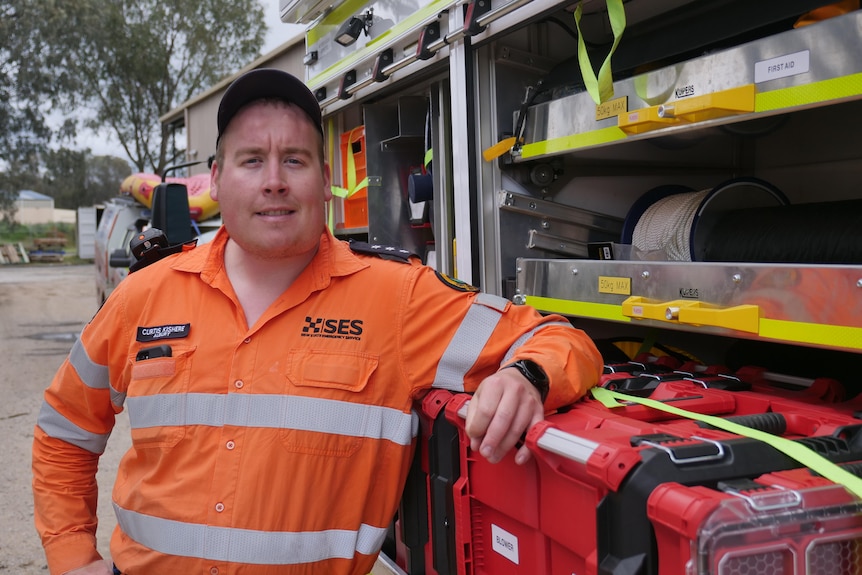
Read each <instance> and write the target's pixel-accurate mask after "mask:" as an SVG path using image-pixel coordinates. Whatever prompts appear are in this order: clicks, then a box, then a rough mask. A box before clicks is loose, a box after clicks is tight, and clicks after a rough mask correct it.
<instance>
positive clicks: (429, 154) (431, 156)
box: [424, 148, 434, 169]
mask: <svg viewBox="0 0 862 575" xmlns="http://www.w3.org/2000/svg"><path fill="white" fill-rule="evenodd" d="M432 160H434V148H428V150H427V151H426V152H425V158H424V165H425V169H428V164H430V163H431V161H432Z"/></svg>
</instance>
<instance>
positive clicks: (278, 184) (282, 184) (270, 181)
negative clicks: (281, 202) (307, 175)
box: [265, 161, 287, 193]
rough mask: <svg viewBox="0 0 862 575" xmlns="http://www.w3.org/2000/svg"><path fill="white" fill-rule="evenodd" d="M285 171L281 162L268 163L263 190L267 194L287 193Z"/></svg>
mask: <svg viewBox="0 0 862 575" xmlns="http://www.w3.org/2000/svg"><path fill="white" fill-rule="evenodd" d="M286 173H287V172H286V170H284V169H283V167H282V165H281V162H278V161H273V162H268V163H267V166H266V182H265V188H266V191H267V192H276V193H284V192H286V191H287V178H286Z"/></svg>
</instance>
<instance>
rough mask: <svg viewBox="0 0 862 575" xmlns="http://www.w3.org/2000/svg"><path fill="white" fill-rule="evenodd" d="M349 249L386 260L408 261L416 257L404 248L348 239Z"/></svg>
mask: <svg viewBox="0 0 862 575" xmlns="http://www.w3.org/2000/svg"><path fill="white" fill-rule="evenodd" d="M350 250H351V251H352V252H353V253H356V254H363V255H369V256H378V257H381V258H383V259H387V260H394V261H398V262H404V263H408V262H409V261H410V258H412V257H417V256H416V254H414V253H413V252H411V251H410V250H405V249H404V248H398V247H395V246H385V245H383V244H369V243H368V242H357V241H354V240H350Z"/></svg>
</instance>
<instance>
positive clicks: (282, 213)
mask: <svg viewBox="0 0 862 575" xmlns="http://www.w3.org/2000/svg"><path fill="white" fill-rule="evenodd" d="M292 213H293V210H265V211H262V212H257V215H259V216H289V215H290V214H292Z"/></svg>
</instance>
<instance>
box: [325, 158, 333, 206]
mask: <svg viewBox="0 0 862 575" xmlns="http://www.w3.org/2000/svg"><path fill="white" fill-rule="evenodd" d="M331 199H332V173H331V170H330V169H329V162H323V200H324V201H326V202H328V201H329V200H331Z"/></svg>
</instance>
